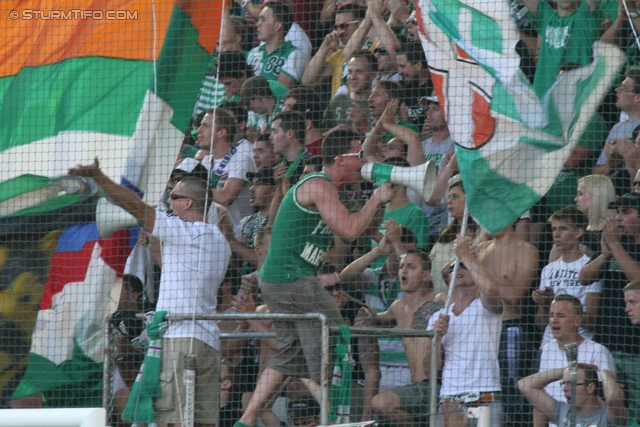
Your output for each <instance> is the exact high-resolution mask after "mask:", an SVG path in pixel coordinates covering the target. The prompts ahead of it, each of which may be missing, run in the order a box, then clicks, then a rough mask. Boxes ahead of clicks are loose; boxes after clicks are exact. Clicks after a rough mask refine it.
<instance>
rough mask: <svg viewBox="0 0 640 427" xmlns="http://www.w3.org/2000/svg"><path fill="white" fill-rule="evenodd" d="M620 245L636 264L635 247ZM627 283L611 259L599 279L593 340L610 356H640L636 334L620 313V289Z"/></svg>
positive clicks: (638, 251)
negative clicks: (600, 292)
mask: <svg viewBox="0 0 640 427" xmlns="http://www.w3.org/2000/svg"><path fill="white" fill-rule="evenodd" d="M622 245H623V247H624V248H625V250H626V251H627V253H628V254H629V255H630V256H631V257H632V258H633V259H634V260H635V261H636V262H640V245H639V244H635V243H631V242H628V241H623V242H622ZM629 282H630V280H629V279H627V277H626V276H625V274H624V273H623V272H622V271H621V270H620V266H619V265H618V262H617V261H616V260H615V258H611V259H610V260H609V263H608V265H607V270H606V271H605V273H604V277H603V279H602V296H601V300H600V310H599V311H598V319H597V321H596V325H595V335H594V338H595V340H596V341H597V342H599V343H600V344H602V345H604V346H605V347H607V348H608V349H609V351H610V352H614V351H620V352H623V353H627V354H640V334H639V333H638V329H637V328H635V327H634V326H633V325H632V324H631V321H630V320H629V316H627V313H625V311H624V306H625V304H624V293H623V292H622V288H624V287H625V286H626V285H627V283H629Z"/></svg>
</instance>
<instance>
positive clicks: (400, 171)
mask: <svg viewBox="0 0 640 427" xmlns="http://www.w3.org/2000/svg"><path fill="white" fill-rule="evenodd" d="M360 175H362V177H363V178H364V179H366V180H367V181H376V182H377V183H379V184H380V183H383V182H391V183H393V184H400V185H404V186H405V187H408V188H411V189H413V190H415V191H417V192H418V194H420V195H422V197H423V199H424V200H429V199H430V198H431V193H433V189H434V187H435V185H436V165H435V163H434V162H433V161H428V162H426V163H423V164H421V165H418V166H412V167H409V168H403V167H401V166H393V165H386V164H384V163H366V164H365V165H364V166H362V169H360Z"/></svg>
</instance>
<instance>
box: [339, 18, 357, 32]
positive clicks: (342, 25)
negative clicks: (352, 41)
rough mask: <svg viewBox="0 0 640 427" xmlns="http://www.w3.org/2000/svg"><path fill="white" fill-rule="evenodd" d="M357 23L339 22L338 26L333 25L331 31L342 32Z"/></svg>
mask: <svg viewBox="0 0 640 427" xmlns="http://www.w3.org/2000/svg"><path fill="white" fill-rule="evenodd" d="M358 22H360V21H358V20H356V21H349V22H341V23H339V24H333V29H334V30H338V31H343V30H346V29H347V28H349V25H351V24H357V23H358Z"/></svg>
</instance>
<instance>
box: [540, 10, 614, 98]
mask: <svg viewBox="0 0 640 427" xmlns="http://www.w3.org/2000/svg"><path fill="white" fill-rule="evenodd" d="M537 15H538V16H537V18H533V16H531V15H529V16H530V18H531V22H532V24H533V26H534V28H535V29H536V30H537V31H538V33H539V34H540V36H541V38H542V44H541V46H540V55H539V56H538V66H537V68H536V74H535V77H534V79H533V87H534V89H535V91H536V93H537V94H538V96H540V97H541V96H542V95H544V93H545V92H546V91H547V90H549V88H550V87H551V86H552V85H553V83H555V81H556V79H557V78H558V74H559V73H560V66H561V65H562V64H565V63H567V62H574V63H577V64H580V65H587V64H589V63H590V62H591V58H592V55H593V42H595V41H596V40H598V38H600V23H601V22H602V21H603V19H602V12H601V9H600V7H597V8H596V9H595V10H593V11H589V6H588V5H587V3H586V2H585V1H582V2H581V3H580V6H578V9H577V10H576V11H575V12H574V13H572V14H571V15H568V16H560V15H558V12H556V10H555V9H553V8H552V7H551V6H549V4H548V3H547V2H546V1H539V2H538V10H537Z"/></svg>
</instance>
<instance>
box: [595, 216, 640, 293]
mask: <svg viewBox="0 0 640 427" xmlns="http://www.w3.org/2000/svg"><path fill="white" fill-rule="evenodd" d="M603 221H604V224H605V225H604V228H603V229H602V239H603V241H604V242H605V243H606V244H607V245H608V246H609V249H610V250H611V255H612V256H613V258H615V260H616V262H617V263H618V265H619V267H620V270H622V272H623V273H624V275H625V276H626V277H627V279H628V280H629V281H630V282H631V281H633V280H640V264H638V263H637V262H636V260H635V259H634V258H633V257H632V256H631V255H629V253H627V250H626V249H625V247H624V246H622V243H621V242H620V232H619V230H618V226H617V224H616V221H615V220H614V219H613V218H604V219H603Z"/></svg>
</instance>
